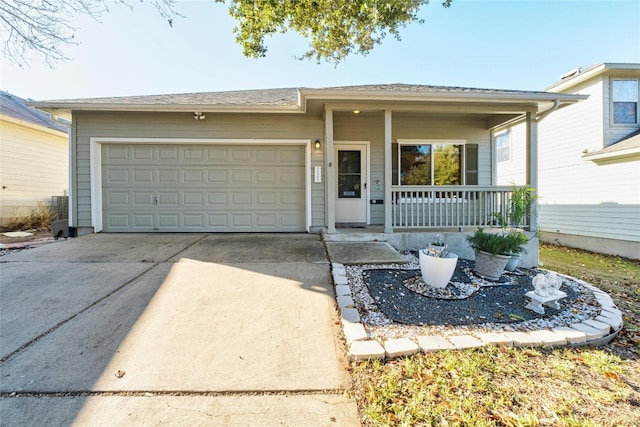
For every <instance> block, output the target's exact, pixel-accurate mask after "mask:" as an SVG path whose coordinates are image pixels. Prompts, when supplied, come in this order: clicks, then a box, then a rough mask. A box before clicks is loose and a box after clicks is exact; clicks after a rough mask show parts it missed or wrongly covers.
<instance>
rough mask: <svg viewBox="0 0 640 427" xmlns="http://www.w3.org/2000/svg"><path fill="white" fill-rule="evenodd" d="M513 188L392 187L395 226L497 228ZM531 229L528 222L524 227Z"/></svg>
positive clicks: (473, 186)
mask: <svg viewBox="0 0 640 427" xmlns="http://www.w3.org/2000/svg"><path fill="white" fill-rule="evenodd" d="M512 189H513V187H511V186H477V185H472V186H461V185H442V186H434V187H425V186H407V185H403V186H393V187H392V188H391V195H392V201H393V213H392V227H393V228H394V229H402V228H469V227H473V228H475V227H493V226H497V225H498V224H497V222H496V218H495V216H494V215H493V213H494V212H500V213H501V214H503V215H506V212H507V207H508V206H509V202H510V200H511V192H512ZM522 225H523V226H524V227H525V228H528V225H529V224H528V223H525V224H522Z"/></svg>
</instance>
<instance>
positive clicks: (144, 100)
mask: <svg viewBox="0 0 640 427" xmlns="http://www.w3.org/2000/svg"><path fill="white" fill-rule="evenodd" d="M47 102H51V103H68V104H132V105H170V104H171V105H264V106H269V105H273V106H275V105H296V104H297V102H298V89H296V88H284V89H255V90H234V91H225V92H194V93H179V94H166V95H141V96H121V97H110V98H85V99H62V100H52V101H47Z"/></svg>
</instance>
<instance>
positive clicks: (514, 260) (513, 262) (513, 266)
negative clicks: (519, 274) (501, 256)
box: [504, 254, 522, 271]
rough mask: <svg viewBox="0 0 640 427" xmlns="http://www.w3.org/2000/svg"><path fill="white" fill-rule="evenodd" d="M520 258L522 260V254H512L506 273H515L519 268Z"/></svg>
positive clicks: (506, 266)
mask: <svg viewBox="0 0 640 427" xmlns="http://www.w3.org/2000/svg"><path fill="white" fill-rule="evenodd" d="M520 258H522V254H512V255H511V258H510V259H509V261H507V265H505V266H504V269H505V270H506V271H514V270H515V269H516V268H517V267H518V263H519V262H520Z"/></svg>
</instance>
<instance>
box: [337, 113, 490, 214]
mask: <svg viewBox="0 0 640 427" xmlns="http://www.w3.org/2000/svg"><path fill="white" fill-rule="evenodd" d="M391 127H392V136H391V137H392V141H393V142H396V141H397V140H398V139H464V140H466V142H467V143H468V144H478V152H479V154H478V156H479V159H478V163H479V165H478V170H479V177H478V180H479V181H478V183H479V185H489V184H490V181H491V147H490V144H489V141H490V136H489V131H488V130H487V129H486V127H485V124H484V122H483V121H480V120H478V121H468V120H467V121H462V120H454V119H448V118H434V117H428V116H427V117H425V116H417V115H402V114H394V115H393V117H392V123H391ZM334 140H335V141H369V142H370V149H371V153H370V158H371V165H370V169H369V170H370V173H369V175H370V177H371V182H370V184H369V188H370V189H371V191H370V196H369V197H370V199H378V200H382V199H384V184H381V187H380V190H377V189H376V184H375V182H376V179H380V182H381V183H384V115H383V114H382V113H380V114H379V115H363V116H354V115H353V114H350V113H349V114H348V115H342V114H336V116H335V117H334ZM369 207H370V222H371V224H373V225H382V224H384V205H382V204H375V205H371V204H370V205H369Z"/></svg>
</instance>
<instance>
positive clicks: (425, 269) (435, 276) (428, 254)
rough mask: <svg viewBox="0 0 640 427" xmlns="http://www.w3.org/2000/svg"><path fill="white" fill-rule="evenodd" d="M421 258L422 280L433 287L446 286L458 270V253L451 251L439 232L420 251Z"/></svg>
mask: <svg viewBox="0 0 640 427" xmlns="http://www.w3.org/2000/svg"><path fill="white" fill-rule="evenodd" d="M419 258H420V273H422V280H424V282H425V283H426V284H427V285H428V286H431V287H433V288H445V287H446V286H447V284H448V283H449V281H450V280H451V277H452V276H453V273H454V272H455V270H456V265H457V264H458V255H456V254H454V253H451V252H449V249H448V246H447V245H446V244H445V243H444V240H442V239H441V238H440V235H439V234H437V235H436V239H435V241H434V242H433V243H431V244H429V246H428V247H427V249H421V250H420V251H419Z"/></svg>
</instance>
